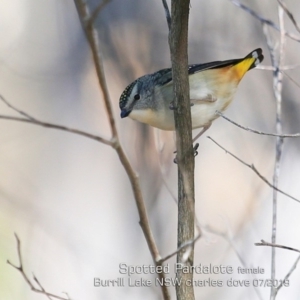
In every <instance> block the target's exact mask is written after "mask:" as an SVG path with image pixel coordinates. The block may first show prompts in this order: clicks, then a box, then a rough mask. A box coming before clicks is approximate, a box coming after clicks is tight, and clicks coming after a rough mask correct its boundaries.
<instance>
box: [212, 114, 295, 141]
mask: <svg viewBox="0 0 300 300" xmlns="http://www.w3.org/2000/svg"><path fill="white" fill-rule="evenodd" d="M216 114H217V115H219V116H220V117H222V118H223V119H225V120H227V121H228V122H230V123H232V124H234V125H235V126H237V127H239V128H242V129H244V130H246V131H250V132H253V133H257V134H260V135H268V136H276V137H281V138H296V137H300V133H291V134H279V133H268V132H263V131H259V130H256V129H252V128H249V127H245V126H243V125H240V124H239V123H237V122H235V121H233V120H231V119H229V118H228V117H226V116H225V115H224V114H223V113H221V112H220V111H218V110H217V111H216Z"/></svg>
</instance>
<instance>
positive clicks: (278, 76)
mask: <svg viewBox="0 0 300 300" xmlns="http://www.w3.org/2000/svg"><path fill="white" fill-rule="evenodd" d="M278 19H279V30H280V41H279V54H278V59H276V55H275V46H274V43H273V42H272V40H271V37H270V35H269V32H268V30H267V28H266V26H265V25H264V27H263V29H264V30H263V32H264V34H265V37H266V40H267V45H268V48H269V52H270V56H271V62H272V65H273V67H274V69H275V70H274V71H273V92H274V98H275V101H276V119H275V122H276V124H275V126H276V132H277V133H278V134H280V135H281V134H282V108H281V105H282V80H283V74H282V72H280V68H281V66H282V65H283V55H284V47H285V27H284V10H283V8H282V7H281V6H279V5H278ZM282 147H283V138H282V137H276V145H275V149H276V154H275V163H274V173H273V185H274V186H275V187H276V188H277V186H278V181H279V174H280V162H281V157H282ZM277 202H278V193H277V191H276V189H274V190H273V211H272V243H273V244H276V236H277ZM275 250H276V249H275V247H273V248H272V254H271V280H272V281H274V280H275V279H276V251H275ZM275 298H276V287H275V286H273V285H272V286H271V293H270V299H271V300H274V299H275Z"/></svg>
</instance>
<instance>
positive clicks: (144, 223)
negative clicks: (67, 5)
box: [75, 0, 170, 300]
mask: <svg viewBox="0 0 300 300" xmlns="http://www.w3.org/2000/svg"><path fill="white" fill-rule="evenodd" d="M75 4H76V7H77V11H78V15H79V19H80V20H81V22H82V24H83V28H84V31H85V34H86V37H87V40H88V43H89V45H90V47H91V51H92V56H93V60H94V64H95V68H96V73H97V77H98V81H99V86H100V87H101V91H102V93H103V100H104V103H105V107H106V112H107V115H108V118H109V124H110V128H111V131H112V140H113V141H114V142H113V145H112V147H113V148H114V149H115V150H116V152H117V154H118V156H119V159H120V161H121V163H122V165H123V167H124V169H125V171H126V173H127V176H128V178H129V181H130V184H131V187H132V191H133V195H134V199H135V203H136V206H137V209H138V213H139V217H140V225H141V228H142V230H143V233H144V236H145V238H146V241H147V244H148V247H149V250H150V252H151V255H152V258H153V261H154V263H155V265H156V266H161V263H159V262H158V261H159V259H160V254H159V251H158V248H157V245H156V242H155V240H154V236H153V233H152V230H151V227H150V223H149V218H148V214H147V210H146V206H145V203H144V199H143V195H142V191H141V187H140V183H139V177H138V175H137V174H136V173H135V171H134V169H133V168H132V166H131V164H130V162H129V160H128V158H127V156H126V154H125V152H124V150H123V148H122V146H121V144H120V141H119V137H118V132H117V128H116V124H115V118H114V116H113V110H112V104H111V100H110V96H109V92H108V87H107V83H106V77H105V72H104V67H103V58H102V54H101V51H100V47H99V45H100V43H99V37H98V33H97V31H96V29H95V27H94V23H93V22H90V21H89V20H90V19H91V14H90V12H89V9H88V7H87V4H86V2H85V1H84V0H75ZM158 276H159V278H160V279H161V280H162V281H163V282H164V279H165V273H158ZM161 289H162V293H163V297H164V299H165V300H168V299H170V296H169V292H168V289H167V287H166V286H165V285H162V286H161Z"/></svg>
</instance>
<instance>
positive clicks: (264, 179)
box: [208, 136, 300, 203]
mask: <svg viewBox="0 0 300 300" xmlns="http://www.w3.org/2000/svg"><path fill="white" fill-rule="evenodd" d="M208 138H209V139H210V140H212V141H213V142H214V143H215V144H216V145H218V146H219V147H220V148H221V149H223V150H224V151H225V152H226V153H228V154H229V155H231V156H232V157H234V158H235V159H236V160H238V161H239V162H240V163H242V164H243V165H245V166H246V167H248V168H250V169H251V170H252V171H253V172H254V173H255V174H256V175H257V176H258V177H259V178H260V179H262V180H263V181H264V182H265V183H266V184H267V185H268V186H269V187H271V188H272V189H274V190H276V191H277V192H279V193H281V194H282V195H285V196H287V197H288V198H291V199H293V200H295V201H297V202H299V203H300V200H299V199H297V198H295V197H293V196H291V195H289V194H287V193H285V192H284V191H282V190H280V189H279V188H277V187H276V186H274V185H273V184H271V183H270V182H269V181H268V180H267V179H266V178H265V177H264V176H262V175H261V174H260V173H259V171H258V170H257V169H256V167H255V166H254V165H253V164H252V165H250V164H247V163H246V162H244V161H243V160H242V159H240V158H239V157H237V156H235V155H234V154H232V153H231V152H229V151H228V150H227V149H225V148H224V147H222V146H221V145H220V144H219V143H217V142H216V141H215V140H214V139H213V138H211V137H210V136H208Z"/></svg>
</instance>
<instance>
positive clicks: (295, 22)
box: [277, 0, 300, 32]
mask: <svg viewBox="0 0 300 300" xmlns="http://www.w3.org/2000/svg"><path fill="white" fill-rule="evenodd" d="M277 1H278V3H279V5H280V6H281V7H282V9H283V10H284V12H285V13H286V14H287V15H288V17H289V18H290V20H291V21H292V23H293V24H294V26H295V28H296V29H297V31H298V32H300V26H299V24H298V23H297V21H296V19H295V18H294V16H293V14H292V13H291V12H290V11H289V9H288V8H287V5H286V4H285V2H284V1H283V0H277Z"/></svg>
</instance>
